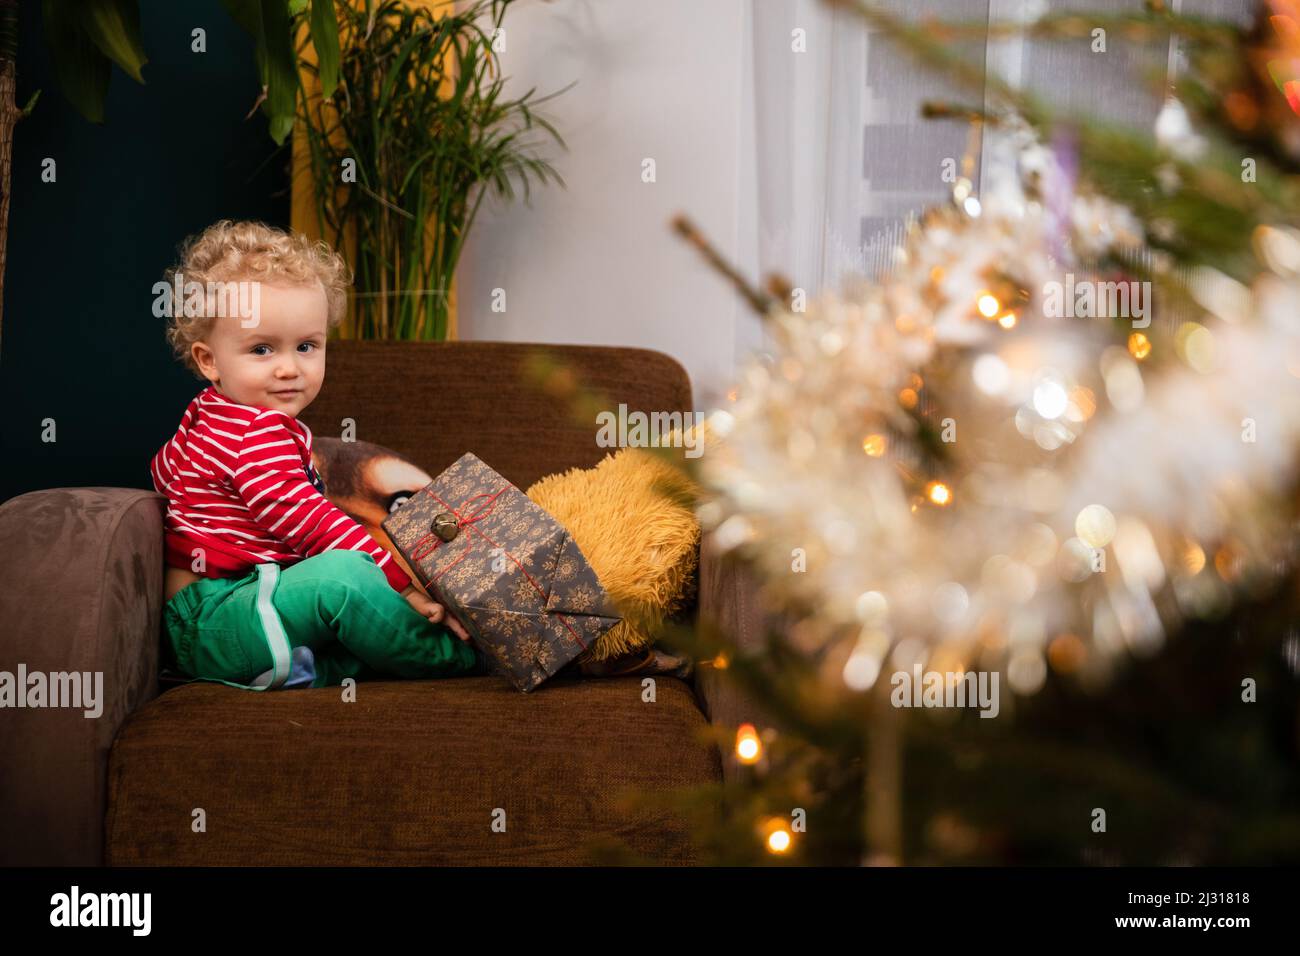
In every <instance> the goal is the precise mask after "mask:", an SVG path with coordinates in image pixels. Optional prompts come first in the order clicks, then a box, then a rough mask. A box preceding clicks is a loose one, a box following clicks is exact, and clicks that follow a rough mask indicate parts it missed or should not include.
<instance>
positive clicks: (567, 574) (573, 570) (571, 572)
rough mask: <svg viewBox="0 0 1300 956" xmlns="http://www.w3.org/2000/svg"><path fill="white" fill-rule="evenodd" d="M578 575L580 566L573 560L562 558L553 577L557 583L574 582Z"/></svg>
mask: <svg viewBox="0 0 1300 956" xmlns="http://www.w3.org/2000/svg"><path fill="white" fill-rule="evenodd" d="M577 574H578V565H577V563H576V562H575V561H574V560H573V559H572V558H561V559H560V561H559V562H558V563H557V564H556V565H555V571H554V572H553V573H552V577H553V578H554V579H555V580H556V581H572V580H573V579H574V578H575V577H577Z"/></svg>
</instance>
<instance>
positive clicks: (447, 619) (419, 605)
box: [402, 584, 469, 641]
mask: <svg viewBox="0 0 1300 956" xmlns="http://www.w3.org/2000/svg"><path fill="white" fill-rule="evenodd" d="M402 597H404V598H406V603H407V604H409V605H411V607H413V608H415V609H416V610H417V611H419V612H420V614H422V615H423V616H424V617H427V618H428V619H429V620H430V621H432V622H433V623H434V624H443V623H446V625H447V627H448V628H450V629H451V631H452V633H453V634H455V635H456V636H457V637H459V638H460V639H461V640H462V641H468V640H469V632H468V631H466V630H465V625H464V624H462V623H460V621H458V620H456V618H455V617H453V616H452V615H450V614H448V613H447V610H446V608H444V607H443V606H442V605H441V604H439V603H438V602H437V601H434V600H433V599H432V598H430V597H429V596H428V595H427V594H425V593H424V592H423V591H421V590H420V589H419V588H417V587H416V586H415V585H414V584H411V585H408V586H407V588H406V590H405V591H403V592H402Z"/></svg>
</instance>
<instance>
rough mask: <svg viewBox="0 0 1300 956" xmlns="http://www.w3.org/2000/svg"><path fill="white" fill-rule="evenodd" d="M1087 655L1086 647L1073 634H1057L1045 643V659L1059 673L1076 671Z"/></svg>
mask: <svg viewBox="0 0 1300 956" xmlns="http://www.w3.org/2000/svg"><path fill="white" fill-rule="evenodd" d="M1087 655H1088V649H1087V648H1086V647H1085V646H1084V643H1083V641H1082V640H1080V639H1079V637H1078V635H1075V634H1058V635H1057V636H1056V637H1054V638H1052V643H1051V644H1049V645H1047V660H1048V661H1049V662H1050V663H1051V665H1052V667H1053V668H1054V669H1055V670H1056V671H1057V673H1060V674H1070V673H1073V672H1074V671H1077V670H1078V669H1079V667H1080V666H1081V665H1082V664H1083V661H1084V658H1085V657H1087Z"/></svg>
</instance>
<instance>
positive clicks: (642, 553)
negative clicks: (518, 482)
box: [527, 424, 710, 662]
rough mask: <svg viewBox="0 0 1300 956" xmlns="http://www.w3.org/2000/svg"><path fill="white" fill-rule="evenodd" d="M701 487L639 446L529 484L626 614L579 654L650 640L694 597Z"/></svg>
mask: <svg viewBox="0 0 1300 956" xmlns="http://www.w3.org/2000/svg"><path fill="white" fill-rule="evenodd" d="M709 437H710V429H709V428H708V425H707V424H706V425H705V440H706V441H707V439H708V438H709ZM679 454H680V452H679ZM698 491H699V489H698V488H697V487H696V486H695V484H694V482H692V481H691V480H690V478H689V477H688V476H687V475H686V474H685V473H684V472H683V471H681V470H680V469H678V468H676V467H674V466H673V465H672V464H670V463H669V462H666V461H664V460H663V459H661V458H659V457H658V456H657V455H655V454H654V453H652V452H648V451H642V450H640V449H637V448H623V449H620V450H619V451H617V452H615V453H613V454H610V455H606V456H605V457H604V459H603V460H602V461H600V462H599V463H598V464H597V465H596V466H595V467H594V468H571V469H569V470H568V471H566V472H562V473H559V474H555V475H548V476H547V477H545V478H542V479H541V480H539V481H538V482H537V483H536V484H534V485H532V486H531V487H530V488H529V489H528V491H527V495H528V497H529V498H531V499H532V500H533V501H534V502H536V503H537V504H538V505H540V506H541V507H543V508H545V509H546V510H547V511H548V512H550V514H551V515H552V516H554V518H555V520H556V521H558V522H560V524H562V525H564V527H565V528H566V529H567V530H568V532H569V533H570V534H571V535H573V540H574V541H576V542H577V544H578V547H579V548H581V549H582V553H583V555H584V556H585V557H586V559H587V560H588V561H590V562H591V566H592V568H593V569H595V571H596V576H597V577H599V578H600V583H601V584H603V585H604V586H605V589H606V590H607V591H608V592H609V594H610V596H611V597H612V598H613V599H614V600H615V602H617V604H618V606H619V607H620V608H621V609H622V611H623V613H624V620H623V621H622V622H620V623H619V624H617V625H615V626H614V627H613V628H611V629H610V630H609V631H607V632H605V634H603V635H602V636H601V637H600V638H599V639H598V640H597V641H596V643H595V644H594V645H592V646H591V647H590V648H588V649H587V650H586V651H585V652H583V654H582V656H581V657H580V658H579V660H580V661H584V662H594V661H603V660H607V659H609V658H611V657H618V656H619V655H622V654H627V653H629V652H632V651H635V650H638V649H640V648H643V647H646V646H648V645H650V644H651V643H652V641H653V638H652V636H651V634H652V631H653V630H654V628H655V627H656V626H657V625H659V624H660V623H661V622H662V621H663V620H664V619H665V618H666V617H670V616H671V615H673V614H674V613H676V612H678V611H679V610H681V609H682V608H683V607H684V606H685V605H686V602H687V601H688V600H690V599H691V598H692V597H693V596H694V593H695V568H696V564H697V562H698V558H699V542H700V525H699V522H698V521H697V520H696V518H695V504H696V495H697V494H698Z"/></svg>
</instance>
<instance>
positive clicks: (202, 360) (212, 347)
mask: <svg viewBox="0 0 1300 956" xmlns="http://www.w3.org/2000/svg"><path fill="white" fill-rule="evenodd" d="M257 314H258V321H257V323H256V325H253V326H252V327H250V328H243V327H242V326H243V323H244V322H246V321H249V320H247V319H241V318H240V317H239V316H234V317H229V318H216V319H213V320H212V330H211V331H210V332H209V333H208V335H207V337H206V339H205V340H203V341H199V342H195V343H194V345H193V347H192V349H191V354H192V355H193V356H194V361H195V363H196V364H197V365H198V366H199V370H200V371H201V372H202V373H203V375H204V377H205V378H207V380H208V381H210V382H211V383H212V384H213V385H215V386H216V387H217V388H218V389H220V391H221V393H222V394H223V395H225V396H226V397H227V398H230V399H231V400H233V401H236V402H239V403H240V404H241V405H258V406H261V407H263V408H274V409H276V410H278V411H282V412H285V413H286V414H288V415H289V416H290V417H292V418H297V417H298V413H299V412H301V411H302V410H303V409H304V408H306V407H307V406H308V405H310V404H311V403H312V401H313V400H315V398H316V394H317V393H318V392H319V391H320V387H321V384H322V383H323V382H324V381H325V335H326V325H327V323H328V320H329V304H328V302H327V301H326V299H325V290H324V289H323V288H322V287H321V284H320V283H319V282H317V283H316V284H315V285H311V286H287V285H270V284H269V283H266V282H263V283H262V284H261V288H260V303H259V309H258V313H257Z"/></svg>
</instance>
